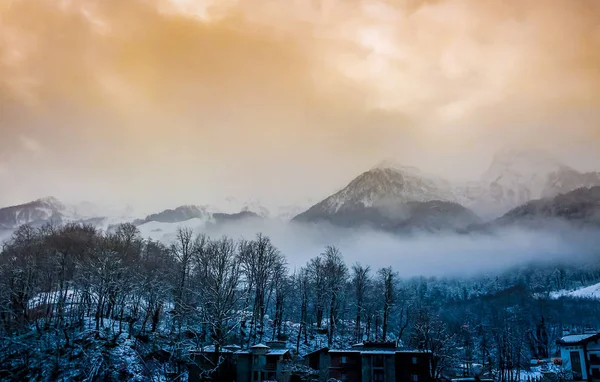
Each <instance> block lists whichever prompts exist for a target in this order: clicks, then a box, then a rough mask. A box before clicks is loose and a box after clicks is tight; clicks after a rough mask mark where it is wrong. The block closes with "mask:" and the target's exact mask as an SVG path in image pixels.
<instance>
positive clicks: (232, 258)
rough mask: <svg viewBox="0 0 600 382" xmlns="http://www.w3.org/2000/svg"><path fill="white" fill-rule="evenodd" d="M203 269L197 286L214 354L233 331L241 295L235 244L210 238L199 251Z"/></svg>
mask: <svg viewBox="0 0 600 382" xmlns="http://www.w3.org/2000/svg"><path fill="white" fill-rule="evenodd" d="M200 257H201V258H200V263H201V266H202V269H201V270H200V275H201V277H202V279H201V282H200V283H199V285H198V297H199V300H200V302H201V307H202V312H203V321H204V322H205V323H206V324H207V325H208V326H209V328H210V334H211V338H212V340H213V342H214V345H215V349H216V353H217V354H218V353H219V351H220V348H221V347H222V346H223V345H224V344H225V341H226V339H227V337H228V335H229V334H230V333H231V331H232V330H233V328H232V327H230V325H231V323H232V322H234V321H235V320H234V318H235V316H236V311H235V308H236V307H237V304H238V302H239V301H240V299H242V298H243V296H242V295H241V294H240V293H239V290H238V286H239V283H240V277H241V275H242V269H241V263H240V259H239V256H238V252H237V245H236V243H235V242H234V241H233V240H232V239H229V238H227V237H223V238H222V239H220V240H216V241H210V242H209V243H208V245H207V247H206V250H205V251H203V252H202V253H201V254H200Z"/></svg>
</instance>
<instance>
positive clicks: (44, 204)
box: [0, 197, 67, 230]
mask: <svg viewBox="0 0 600 382" xmlns="http://www.w3.org/2000/svg"><path fill="white" fill-rule="evenodd" d="M66 210H67V208H66V207H65V205H64V204H62V203H61V202H60V201H59V200H57V199H56V198H52V197H46V198H41V199H38V200H34V201H32V202H29V203H25V204H20V205H17V206H11V207H6V208H2V209H0V229H3V230H11V229H15V228H17V227H19V226H20V225H23V224H32V225H41V224H43V223H46V222H49V221H55V222H57V223H62V222H63V221H64V220H65V219H64V217H65V213H66Z"/></svg>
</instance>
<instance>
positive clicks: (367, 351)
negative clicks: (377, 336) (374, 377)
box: [360, 349, 396, 354]
mask: <svg viewBox="0 0 600 382" xmlns="http://www.w3.org/2000/svg"><path fill="white" fill-rule="evenodd" d="M360 354H396V350H394V349H391V350H383V349H377V350H363V351H361V352H360Z"/></svg>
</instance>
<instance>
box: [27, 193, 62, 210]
mask: <svg viewBox="0 0 600 382" xmlns="http://www.w3.org/2000/svg"><path fill="white" fill-rule="evenodd" d="M33 203H40V204H45V205H47V206H49V207H51V208H54V209H56V210H58V211H62V210H65V209H66V206H65V205H64V204H63V203H62V202H61V201H60V200H58V199H57V198H55V197H54V196H46V197H43V198H39V199H37V200H35V201H34V202H33Z"/></svg>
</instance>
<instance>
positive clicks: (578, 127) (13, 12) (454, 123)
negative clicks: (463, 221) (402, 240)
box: [0, 0, 600, 210]
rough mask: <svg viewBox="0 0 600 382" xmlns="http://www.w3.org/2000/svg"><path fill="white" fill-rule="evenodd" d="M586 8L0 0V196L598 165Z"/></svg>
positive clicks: (157, 199)
mask: <svg viewBox="0 0 600 382" xmlns="http://www.w3.org/2000/svg"><path fill="white" fill-rule="evenodd" d="M598 20H600V2H598V1H595V0H589V1H585V0H564V1H555V0H547V1H534V0H531V1H527V0H513V1H511V0H486V1H475V0H472V1H460V0H380V1H377V0H312V1H309V0H212V1H210V0H118V1H117V0H96V1H94V0H1V1H0V205H9V204H14V203H19V202H25V201H28V200H32V199H35V198H38V197H42V196H47V195H53V196H56V197H58V198H59V199H62V200H65V201H81V200H92V201H106V202H111V203H112V202H114V203H129V204H133V205H137V206H141V207H144V208H145V209H147V210H152V209H162V208H172V207H175V206H176V205H179V204H214V203H217V204H218V203H219V202H221V201H223V200H224V199H225V198H227V197H229V196H234V197H236V198H237V199H240V200H255V199H260V200H261V201H262V202H263V204H265V205H267V206H281V205H286V204H295V203H306V200H308V199H309V198H310V199H311V200H314V201H317V200H319V199H320V198H322V197H324V196H327V195H328V194H330V193H332V192H334V191H336V190H337V189H339V188H341V187H342V186H344V185H345V184H346V183H347V182H348V181H350V180H351V179H352V178H353V177H355V176H356V175H358V174H359V173H360V172H362V171H364V170H367V169H369V168H370V167H372V166H373V165H374V164H375V163H377V162H380V161H381V160H384V159H394V160H395V161H397V162H401V163H404V164H406V165H414V166H417V167H419V168H421V169H422V170H424V171H428V172H432V173H436V174H439V175H442V176H444V177H446V178H450V179H462V180H465V179H476V178H477V177H478V176H479V175H480V174H481V173H482V172H483V171H484V170H485V169H486V167H487V166H488V165H489V163H490V161H491V158H492V156H493V153H494V152H495V151H496V150H499V149H502V148H505V147H511V146H519V147H535V148H542V149H547V150H551V151H553V152H556V153H557V155H559V156H560V157H561V158H563V159H564V160H565V161H566V162H568V163H569V164H571V165H573V166H575V167H576V168H579V169H582V170H594V169H595V170H599V169H600V23H599V22H598Z"/></svg>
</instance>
